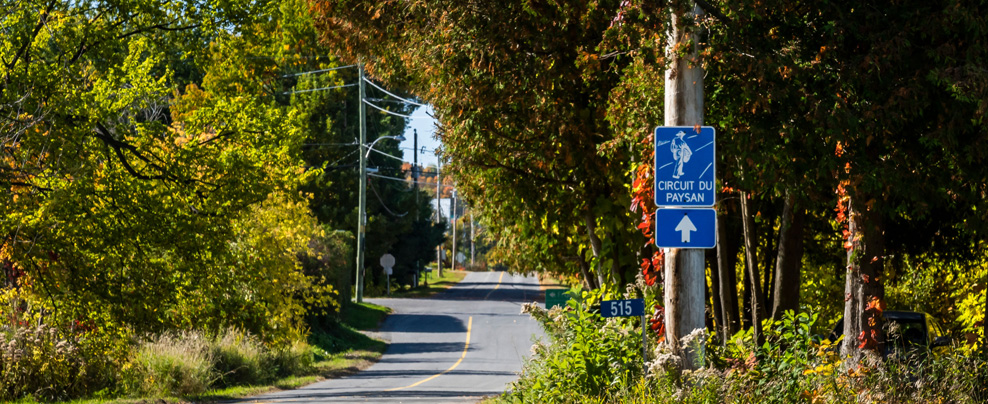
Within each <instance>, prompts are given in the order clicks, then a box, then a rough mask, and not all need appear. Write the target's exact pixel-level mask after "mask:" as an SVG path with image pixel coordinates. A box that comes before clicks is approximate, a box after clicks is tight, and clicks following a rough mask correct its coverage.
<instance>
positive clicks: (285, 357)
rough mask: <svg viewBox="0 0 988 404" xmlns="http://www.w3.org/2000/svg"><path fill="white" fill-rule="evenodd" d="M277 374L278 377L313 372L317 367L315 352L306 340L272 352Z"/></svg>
mask: <svg viewBox="0 0 988 404" xmlns="http://www.w3.org/2000/svg"><path fill="white" fill-rule="evenodd" d="M271 356H272V363H273V365H274V370H275V372H276V373H275V374H276V375H277V376H278V377H286V376H296V375H304V374H308V373H312V372H313V371H314V369H315V367H314V365H315V353H314V350H313V348H312V346H311V345H309V344H308V343H307V342H305V341H296V342H294V343H292V344H291V345H288V346H285V347H281V348H277V349H275V350H273V351H272V352H271Z"/></svg>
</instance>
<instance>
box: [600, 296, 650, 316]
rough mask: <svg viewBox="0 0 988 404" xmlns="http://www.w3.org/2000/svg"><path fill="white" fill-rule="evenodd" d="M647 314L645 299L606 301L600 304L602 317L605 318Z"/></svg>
mask: <svg viewBox="0 0 988 404" xmlns="http://www.w3.org/2000/svg"><path fill="white" fill-rule="evenodd" d="M643 314H645V300H644V299H627V300H604V301H602V302H600V315H601V316H604V317H631V316H641V315H643Z"/></svg>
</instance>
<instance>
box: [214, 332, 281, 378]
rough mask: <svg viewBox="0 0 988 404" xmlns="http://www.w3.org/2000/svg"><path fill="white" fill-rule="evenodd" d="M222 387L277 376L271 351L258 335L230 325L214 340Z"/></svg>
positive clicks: (216, 367) (217, 368) (217, 369)
mask: <svg viewBox="0 0 988 404" xmlns="http://www.w3.org/2000/svg"><path fill="white" fill-rule="evenodd" d="M210 349H211V351H212V354H213V358H214V359H215V362H216V363H215V369H216V372H217V374H218V375H219V379H218V380H217V384H218V385H220V386H224V387H226V386H237V385H250V384H259V383H263V382H266V381H269V380H270V379H271V378H272V377H273V376H274V363H273V359H272V357H271V353H270V351H269V350H268V349H267V348H266V347H265V346H264V344H263V343H261V341H260V340H259V339H257V337H255V336H253V335H251V334H249V333H247V332H245V331H243V330H240V329H236V328H228V329H226V330H225V331H223V332H222V333H220V334H219V335H217V336H216V338H214V339H213V340H212V341H211V347H210Z"/></svg>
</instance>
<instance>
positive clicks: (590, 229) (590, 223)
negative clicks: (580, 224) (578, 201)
mask: <svg viewBox="0 0 988 404" xmlns="http://www.w3.org/2000/svg"><path fill="white" fill-rule="evenodd" d="M583 220H584V222H585V224H586V226H587V238H589V239H590V249H591V250H592V251H593V256H594V258H595V260H594V261H596V268H591V270H590V272H591V273H596V274H597V285H598V286H603V285H604V284H605V283H607V279H606V278H605V277H604V270H603V269H602V268H601V267H600V261H601V254H602V253H603V251H602V250H603V249H604V247H603V243H602V242H601V241H600V237H597V218H596V217H594V215H593V213H591V212H590V210H589V209H588V210H587V211H585V212H584V213H583Z"/></svg>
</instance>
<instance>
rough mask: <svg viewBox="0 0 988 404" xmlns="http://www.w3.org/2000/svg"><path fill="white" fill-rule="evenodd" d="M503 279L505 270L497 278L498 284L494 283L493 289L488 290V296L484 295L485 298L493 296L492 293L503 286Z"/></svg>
mask: <svg viewBox="0 0 988 404" xmlns="http://www.w3.org/2000/svg"><path fill="white" fill-rule="evenodd" d="M502 279H504V272H501V277H500V278H497V285H494V289H491V291H490V292H487V296H484V300H487V298H489V297H491V293H494V291H495V290H497V288H499V287H501V280H502Z"/></svg>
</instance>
